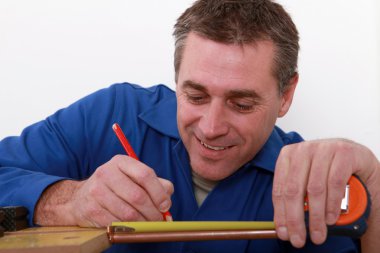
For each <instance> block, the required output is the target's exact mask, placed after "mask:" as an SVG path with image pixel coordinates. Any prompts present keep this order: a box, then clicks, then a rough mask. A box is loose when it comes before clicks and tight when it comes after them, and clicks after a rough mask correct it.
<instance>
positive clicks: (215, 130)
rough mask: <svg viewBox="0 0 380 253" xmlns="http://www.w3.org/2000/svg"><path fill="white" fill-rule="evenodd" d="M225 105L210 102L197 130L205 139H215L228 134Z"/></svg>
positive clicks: (219, 102)
mask: <svg viewBox="0 0 380 253" xmlns="http://www.w3.org/2000/svg"><path fill="white" fill-rule="evenodd" d="M225 106H226V105H224V103H223V102H222V101H211V102H210V103H209V104H208V106H207V107H206V108H204V112H203V113H202V117H201V119H200V121H199V128H200V130H201V132H202V134H203V136H204V137H205V138H206V139H215V138H217V137H220V136H223V135H226V134H227V133H228V130H229V127H228V120H227V111H226V108H225Z"/></svg>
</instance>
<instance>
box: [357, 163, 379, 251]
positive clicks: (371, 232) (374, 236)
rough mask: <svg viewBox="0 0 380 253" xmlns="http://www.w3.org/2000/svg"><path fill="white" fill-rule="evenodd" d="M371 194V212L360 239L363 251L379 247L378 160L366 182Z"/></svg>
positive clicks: (376, 249) (374, 249)
mask: <svg viewBox="0 0 380 253" xmlns="http://www.w3.org/2000/svg"><path fill="white" fill-rule="evenodd" d="M366 185H367V188H368V190H369V192H370V194H371V202H372V206H371V213H370V216H369V219H368V229H367V232H366V233H365V235H364V236H363V237H362V239H361V247H362V252H363V253H371V252H378V250H379V248H380V240H379V235H380V162H379V161H377V169H376V170H375V173H374V174H373V175H372V176H371V177H370V178H369V179H368V181H367V182H366Z"/></svg>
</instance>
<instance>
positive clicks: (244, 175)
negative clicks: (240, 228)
mask: <svg viewBox="0 0 380 253" xmlns="http://www.w3.org/2000/svg"><path fill="white" fill-rule="evenodd" d="M115 122H117V123H119V125H120V126H121V128H122V129H123V130H124V132H125V135H126V136H127V138H128V139H129V141H130V143H131V145H132V147H133V148H134V150H135V152H136V154H137V156H138V157H139V158H140V160H141V161H142V162H144V163H145V164H147V165H148V166H150V167H152V168H153V169H154V170H155V171H156V174H157V175H158V176H159V177H162V178H166V179H168V180H170V181H171V182H173V184H174V189H175V191H174V194H173V196H172V202H173V206H172V207H171V209H170V211H171V213H172V215H173V218H174V220H176V221H207V220H223V221H270V220H273V206H272V199H271V192H272V181H273V173H274V167H275V163H276V160H277V157H278V155H279V152H280V150H281V148H282V147H283V146H284V145H287V144H291V143H296V142H300V141H302V138H301V137H300V136H299V135H298V134H297V133H294V132H291V133H284V132H283V131H282V130H281V129H279V128H278V127H275V128H274V129H273V132H272V134H271V135H270V137H269V139H268V140H267V142H266V143H265V145H264V146H263V147H262V149H261V151H259V153H258V154H257V155H256V156H255V158H254V159H253V160H251V161H250V162H248V163H247V164H245V165H244V166H242V167H241V168H240V169H239V170H238V171H237V172H236V173H234V174H233V175H231V176H229V177H228V178H226V179H224V180H222V181H221V182H220V183H219V184H218V185H217V186H216V187H215V188H214V189H213V190H212V191H211V192H210V193H209V195H208V196H207V198H206V199H205V201H204V202H203V204H202V205H201V206H200V207H198V205H197V202H196V199H195V197H194V192H193V184H192V178H191V168H190V164H189V158H188V153H187V151H186V149H185V147H184V145H183V143H182V141H181V139H180V136H179V133H178V129H177V123H176V97H175V93H174V92H173V91H172V90H170V89H169V88H167V87H166V86H164V85H157V86H153V87H151V88H142V87H140V86H138V85H133V84H128V83H123V84H115V85H112V86H110V87H109V88H106V89H102V90H99V91H97V92H95V93H93V94H91V95H89V96H87V97H85V98H83V99H81V100H79V101H77V102H76V103H74V104H72V105H70V106H69V107H67V108H64V109H61V110H59V111H57V112H56V113H55V114H53V115H52V116H50V117H48V118H47V119H45V120H43V121H40V122H37V123H36V124H33V125H31V126H29V127H27V128H26V129H25V130H24V131H23V132H22V134H21V136H17V137H8V138H5V139H3V140H2V141H1V142H0V166H1V168H0V193H1V194H0V206H8V205H22V206H26V207H27V208H28V209H29V212H30V215H29V222H30V225H33V212H34V207H35V205H36V203H37V201H38V199H39V197H40V195H41V193H42V192H43V190H44V189H45V188H46V187H47V186H49V185H50V184H52V183H54V182H57V181H58V180H62V179H74V180H78V179H86V178H88V177H90V176H91V175H92V174H93V172H94V171H95V170H96V169H97V168H98V167H99V166H100V165H102V164H104V163H105V162H107V161H109V160H110V159H111V158H112V157H113V156H115V155H117V154H125V152H124V150H123V148H122V146H121V145H120V143H119V141H118V139H117V137H116V136H115V134H114V133H113V130H112V124H113V123H115ZM108 251H109V252H165V253H170V252H189V253H190V252H208V253H212V252H217V253H221V252H234V253H238V252H355V251H356V248H355V242H354V241H353V240H352V239H350V238H345V237H335V238H334V237H331V238H329V239H328V240H327V242H326V243H324V244H323V245H321V246H315V245H313V244H312V243H311V242H310V241H308V242H307V244H306V246H305V247H304V248H303V249H299V250H297V249H294V248H292V247H291V246H290V244H289V243H288V242H282V241H280V240H276V239H263V240H225V241H198V242H174V243H170V242H169V243H142V244H117V245H114V246H112V247H111V248H110V249H109V250H108Z"/></svg>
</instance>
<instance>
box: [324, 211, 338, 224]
mask: <svg viewBox="0 0 380 253" xmlns="http://www.w3.org/2000/svg"><path fill="white" fill-rule="evenodd" d="M336 219H337V216H336V215H335V213H327V217H326V223H327V224H328V225H333V224H334V223H335V222H336Z"/></svg>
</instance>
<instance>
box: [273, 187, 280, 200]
mask: <svg viewBox="0 0 380 253" xmlns="http://www.w3.org/2000/svg"><path fill="white" fill-rule="evenodd" d="M282 196H283V192H282V186H281V185H273V190H272V198H273V199H276V200H278V199H281V198H282Z"/></svg>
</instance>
